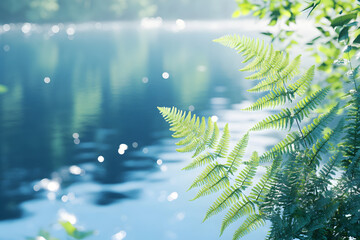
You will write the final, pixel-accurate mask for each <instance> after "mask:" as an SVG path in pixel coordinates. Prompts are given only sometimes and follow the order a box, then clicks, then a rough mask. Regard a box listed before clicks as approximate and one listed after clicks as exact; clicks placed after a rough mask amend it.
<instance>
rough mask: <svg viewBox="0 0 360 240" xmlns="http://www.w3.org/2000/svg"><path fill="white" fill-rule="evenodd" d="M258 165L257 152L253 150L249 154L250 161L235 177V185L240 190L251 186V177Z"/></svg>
mask: <svg viewBox="0 0 360 240" xmlns="http://www.w3.org/2000/svg"><path fill="white" fill-rule="evenodd" d="M258 166H259V156H258V153H257V152H254V153H253V154H252V156H251V160H250V163H249V164H248V165H247V166H246V167H245V168H244V169H243V170H242V171H241V172H240V173H239V176H238V177H237V178H236V179H235V185H236V187H237V188H239V189H240V190H242V191H243V190H245V189H246V188H247V187H249V186H251V184H252V182H251V181H252V179H253V178H254V176H255V174H256V169H257V167H258Z"/></svg>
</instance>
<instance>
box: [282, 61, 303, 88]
mask: <svg viewBox="0 0 360 240" xmlns="http://www.w3.org/2000/svg"><path fill="white" fill-rule="evenodd" d="M300 59H301V55H298V56H297V57H295V58H294V59H293V60H292V61H291V63H290V64H288V65H287V66H286V67H284V69H282V70H281V71H280V72H279V76H280V79H281V80H282V81H283V82H287V81H289V80H290V79H292V78H293V77H295V76H296V75H297V74H298V73H299V65H300Z"/></svg>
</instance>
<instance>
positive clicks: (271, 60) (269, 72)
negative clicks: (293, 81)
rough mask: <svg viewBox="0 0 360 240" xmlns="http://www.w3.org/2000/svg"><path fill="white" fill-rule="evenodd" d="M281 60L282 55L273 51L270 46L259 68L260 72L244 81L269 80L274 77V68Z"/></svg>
mask: <svg viewBox="0 0 360 240" xmlns="http://www.w3.org/2000/svg"><path fill="white" fill-rule="evenodd" d="M282 58H283V55H282V53H281V52H279V51H275V50H274V49H273V47H272V46H271V48H270V51H269V53H268V54H267V58H266V59H265V60H264V62H263V66H262V67H261V68H260V70H259V71H258V72H256V73H254V74H252V75H250V76H248V77H246V79H249V80H257V79H263V78H271V77H272V76H273V75H274V74H273V73H274V71H273V70H274V68H276V67H277V66H278V64H279V63H281V61H282Z"/></svg>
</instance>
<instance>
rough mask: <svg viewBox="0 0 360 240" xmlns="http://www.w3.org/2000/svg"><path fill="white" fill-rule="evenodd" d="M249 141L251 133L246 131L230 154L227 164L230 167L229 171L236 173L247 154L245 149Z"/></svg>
mask: <svg viewBox="0 0 360 240" xmlns="http://www.w3.org/2000/svg"><path fill="white" fill-rule="evenodd" d="M248 142H249V133H246V134H245V135H244V136H243V137H242V138H241V139H240V141H239V142H238V143H237V144H236V146H235V148H234V149H233V150H232V151H231V153H230V154H229V156H228V159H227V162H226V164H225V166H227V167H228V172H229V173H231V174H234V173H235V172H236V171H237V169H238V167H239V165H240V163H241V160H242V157H243V156H244V154H245V149H246V147H247V144H248Z"/></svg>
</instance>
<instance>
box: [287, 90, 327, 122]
mask: <svg viewBox="0 0 360 240" xmlns="http://www.w3.org/2000/svg"><path fill="white" fill-rule="evenodd" d="M328 92H329V87H326V88H323V89H320V90H318V91H316V92H315V93H313V94H311V96H306V97H305V98H304V99H302V100H301V101H300V102H298V103H297V104H296V106H295V107H294V108H293V109H292V111H293V117H294V118H297V119H298V120H299V121H301V120H303V119H304V118H305V117H308V116H309V114H310V111H311V110H314V109H315V108H316V106H317V105H319V104H320V102H321V101H322V100H323V99H324V98H325V97H326V94H327V93H328Z"/></svg>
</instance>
